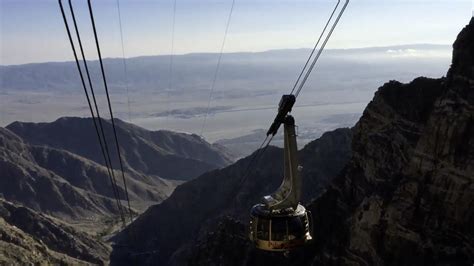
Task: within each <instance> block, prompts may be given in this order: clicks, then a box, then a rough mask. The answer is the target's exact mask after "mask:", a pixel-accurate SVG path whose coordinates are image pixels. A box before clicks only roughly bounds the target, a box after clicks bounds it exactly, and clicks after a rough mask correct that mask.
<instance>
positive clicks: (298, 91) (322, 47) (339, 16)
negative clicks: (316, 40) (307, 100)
mask: <svg viewBox="0 0 474 266" xmlns="http://www.w3.org/2000/svg"><path fill="white" fill-rule="evenodd" d="M348 4H349V0H346V2H345V3H344V6H343V7H342V9H341V11H340V12H339V14H338V16H337V18H336V20H335V21H334V23H333V25H332V27H331V30H330V31H329V33H328V35H327V36H326V39H325V40H324V42H323V45H322V46H321V48H319V51H318V54H317V55H316V57H315V58H314V60H313V63H312V64H311V66H310V68H309V70H308V72H306V75H305V76H304V79H303V81H302V82H301V83H300V86H299V88H298V90H297V91H296V93H295V97H298V95H299V94H300V92H301V90H302V89H303V86H304V84H305V83H306V80H307V79H308V77H309V75H310V74H311V71H312V70H313V67H314V66H315V64H316V62H317V61H318V59H319V56H321V53H322V52H323V50H324V48H325V47H326V44H327V42H328V41H329V38H330V37H331V35H332V33H333V31H334V29H335V28H336V26H337V23H339V20H340V19H341V16H342V14H344V11H345V10H346V7H347V5H348ZM331 17H332V15H331Z"/></svg>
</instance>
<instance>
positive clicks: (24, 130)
mask: <svg viewBox="0 0 474 266" xmlns="http://www.w3.org/2000/svg"><path fill="white" fill-rule="evenodd" d="M102 124H103V125H104V131H105V135H106V138H107V142H108V145H109V150H110V152H111V157H112V164H113V167H114V168H115V169H120V168H119V162H118V157H117V153H116V148H115V145H114V144H115V142H114V138H113V131H112V124H111V123H110V121H108V120H102ZM115 124H116V129H117V136H118V139H119V142H120V149H121V153H122V159H123V162H124V167H125V168H126V170H128V171H132V172H138V173H141V174H145V175H157V176H160V177H162V178H166V179H181V180H189V179H192V178H194V177H196V176H199V175H200V174H202V173H204V172H207V171H209V170H213V169H216V168H220V167H223V166H226V165H228V164H229V163H230V162H231V161H232V158H230V157H229V155H228V154H227V153H224V152H223V151H222V150H220V148H216V147H214V146H212V145H211V144H209V143H207V142H206V141H205V140H203V139H202V138H200V137H199V136H197V135H191V134H184V133H176V132H171V131H149V130H146V129H144V128H141V127H138V126H135V125H132V124H129V123H126V122H123V121H121V120H118V119H116V120H115ZM7 129H9V130H10V131H12V132H13V133H15V134H17V135H18V136H20V137H21V138H22V139H23V140H25V141H26V142H28V143H30V144H33V145H41V146H48V147H52V148H57V149H62V150H66V151H69V152H72V153H74V154H77V155H80V156H82V157H85V158H87V159H90V160H92V161H94V162H96V163H99V164H104V161H103V157H102V154H101V153H100V149H99V143H98V140H97V136H96V133H95V131H94V126H93V123H92V120H91V118H77V117H63V118H60V119H58V120H56V121H54V122H52V123H24V122H14V123H12V124H10V125H8V126H7Z"/></svg>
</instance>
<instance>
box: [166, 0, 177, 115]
mask: <svg viewBox="0 0 474 266" xmlns="http://www.w3.org/2000/svg"><path fill="white" fill-rule="evenodd" d="M175 24H176V0H174V1H173V22H172V25H171V52H170V61H169V71H168V72H169V80H168V91H167V95H166V99H167V101H166V120H165V122H166V123H168V119H169V116H170V93H171V90H172V88H173V57H174V31H175Z"/></svg>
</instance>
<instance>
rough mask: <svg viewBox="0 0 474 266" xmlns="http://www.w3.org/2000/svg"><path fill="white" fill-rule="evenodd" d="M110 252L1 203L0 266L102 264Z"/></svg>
mask: <svg viewBox="0 0 474 266" xmlns="http://www.w3.org/2000/svg"><path fill="white" fill-rule="evenodd" d="M109 252H110V248H108V247H107V246H105V245H104V244H102V243H100V242H98V241H97V240H95V239H92V238H91V237H89V236H87V235H86V234H84V233H79V232H77V231H75V230H74V229H72V228H70V227H68V226H65V225H63V224H60V223H58V222H57V221H53V220H52V219H50V218H47V217H45V216H44V215H42V214H40V213H37V212H35V211H33V210H31V209H28V208H25V207H21V206H18V205H15V204H12V203H9V202H7V201H5V200H3V199H0V264H2V265H20V264H21V265H26V264H37V265H47V264H55V265H59V264H69V265H72V264H74V265H81V264H82V265H90V264H105V263H106V262H107V261H108V254H109Z"/></svg>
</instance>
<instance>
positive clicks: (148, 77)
mask: <svg viewBox="0 0 474 266" xmlns="http://www.w3.org/2000/svg"><path fill="white" fill-rule="evenodd" d="M449 49H450V47H449V46H448V45H432V44H413V45H401V46H389V47H373V48H359V49H332V50H331V49H329V50H326V51H325V52H324V57H323V60H325V61H326V62H325V64H324V69H327V68H330V67H331V66H332V65H334V64H338V62H339V63H340V62H341V60H342V61H344V62H345V64H338V68H339V70H338V71H342V69H341V67H344V68H347V69H348V70H349V69H350V64H348V63H349V62H352V61H354V59H358V60H360V63H364V60H365V62H369V61H373V60H376V61H379V62H381V61H384V60H389V59H393V58H398V59H400V58H405V59H406V58H415V59H416V58H417V57H418V58H419V57H432V58H437V57H440V56H443V54H444V52H445V51H446V50H449ZM309 53H310V49H282V50H270V51H266V52H256V53H250V52H239V53H226V54H225V55H224V59H223V60H224V61H223V65H222V69H221V71H220V72H219V80H221V81H222V82H223V83H225V84H231V83H233V82H235V81H238V80H242V81H244V80H247V84H248V85H251V84H262V85H263V84H264V82H267V81H271V84H274V83H276V82H278V81H286V78H285V76H286V75H287V74H288V73H295V74H296V73H297V72H298V71H299V70H300V69H301V67H302V62H305V60H306V57H307V56H308V54H309ZM217 56H218V55H217V54H215V53H194V54H185V55H175V56H174V58H173V68H174V74H173V76H174V85H175V88H174V89H175V90H176V91H178V92H182V91H183V89H184V90H185V91H187V90H188V89H187V88H197V87H200V86H204V89H206V90H207V89H208V86H209V82H210V80H211V78H212V76H213V72H214V71H215V66H216V60H217ZM361 59H363V60H361ZM169 60H170V56H169V55H160V56H142V57H134V58H128V59H127V68H128V69H129V71H128V72H129V73H128V75H127V77H128V80H127V82H128V85H129V86H130V88H131V89H133V90H143V89H147V90H158V91H159V90H164V89H166V88H167V86H168V80H169ZM104 64H105V69H106V73H107V77H108V81H109V82H108V83H109V85H110V86H111V87H116V88H124V87H125V80H124V75H123V66H122V64H123V62H122V59H120V58H107V59H105V60H104ZM89 68H90V70H91V73H92V77H93V78H94V81H95V82H94V83H95V84H97V86H98V87H102V84H101V80H100V78H99V77H100V75H99V73H100V69H99V65H98V63H97V61H91V62H90V66H89ZM371 70H374V69H371ZM323 71H325V70H323ZM0 76H1V77H2V79H1V84H0V90H38V91H41V90H71V89H78V90H80V89H81V87H80V80H79V76H78V73H77V69H76V65H75V63H74V62H48V63H34V64H24V65H11V66H0ZM290 76H291V77H292V80H293V77H294V76H295V75H293V74H291V75H290ZM271 84H268V85H271ZM268 85H265V87H264V88H263V87H262V86H259V87H261V88H258V89H267V88H271V87H268Z"/></svg>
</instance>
